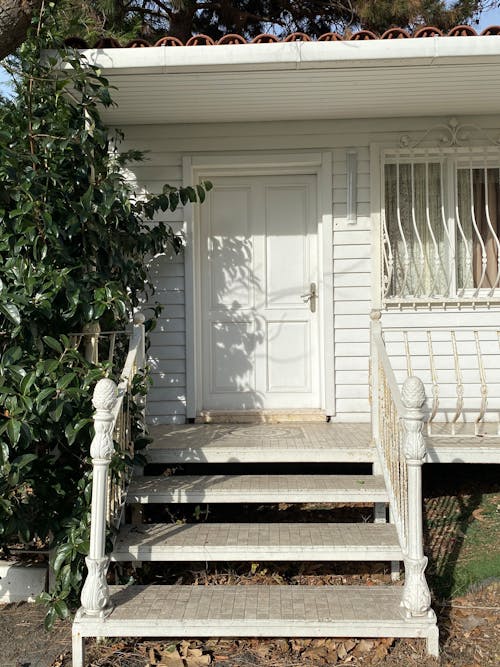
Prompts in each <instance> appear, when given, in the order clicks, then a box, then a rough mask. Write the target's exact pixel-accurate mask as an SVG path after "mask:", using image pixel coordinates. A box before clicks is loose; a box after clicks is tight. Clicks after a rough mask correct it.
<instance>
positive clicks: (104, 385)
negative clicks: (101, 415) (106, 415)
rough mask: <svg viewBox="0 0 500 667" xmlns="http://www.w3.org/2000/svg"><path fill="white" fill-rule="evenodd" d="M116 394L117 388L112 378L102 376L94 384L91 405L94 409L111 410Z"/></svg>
mask: <svg viewBox="0 0 500 667" xmlns="http://www.w3.org/2000/svg"><path fill="white" fill-rule="evenodd" d="M117 396H118V389H117V387H116V384H115V383H114V382H113V380H110V379H109V378H102V379H101V380H99V382H98V383H97V384H96V386H95V389H94V394H93V396H92V405H93V406H94V408H95V409H96V410H111V409H112V408H113V405H114V404H115V401H116V398H117Z"/></svg>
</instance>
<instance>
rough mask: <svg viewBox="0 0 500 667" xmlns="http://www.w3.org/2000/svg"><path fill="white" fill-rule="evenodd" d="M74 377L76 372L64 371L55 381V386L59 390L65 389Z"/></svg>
mask: <svg viewBox="0 0 500 667" xmlns="http://www.w3.org/2000/svg"><path fill="white" fill-rule="evenodd" d="M75 378H76V373H66V374H65V375H63V376H62V378H60V379H59V380H58V381H57V384H56V387H57V389H58V390H59V391H62V390H63V389H66V387H67V386H68V385H69V384H71V382H73V380H74V379H75Z"/></svg>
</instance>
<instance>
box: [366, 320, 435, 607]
mask: <svg viewBox="0 0 500 667" xmlns="http://www.w3.org/2000/svg"><path fill="white" fill-rule="evenodd" d="M371 397H372V412H373V414H372V423H373V437H374V441H375V444H376V446H377V452H378V457H379V462H380V467H381V469H382V472H383V475H384V478H385V483H386V487H387V490H388V494H389V500H390V506H391V514H392V517H393V521H394V523H395V526H396V529H397V532H398V536H399V541H400V544H401V547H402V550H403V559H404V564H405V583H404V589H403V595H402V600H401V605H402V606H403V607H404V609H405V610H406V613H407V615H408V616H424V615H429V616H433V615H434V612H433V611H432V610H431V607H430V605H431V596H430V592H429V587H428V585H427V581H426V579H425V575H424V572H425V568H426V566H427V558H426V557H425V556H424V551H423V524H422V465H423V463H424V461H425V457H426V446H425V439H424V436H423V428H424V414H423V411H422V406H423V404H424V402H425V390H424V386H423V383H422V381H421V380H420V379H419V378H418V377H415V376H413V375H411V376H409V377H407V378H406V380H405V382H404V384H403V388H402V391H400V390H399V386H398V383H397V381H396V377H395V375H394V371H393V370H392V367H391V364H390V361H389V357H388V355H387V351H386V349H385V345H384V341H383V338H382V328H381V323H380V312H379V311H374V312H373V313H372V327H371Z"/></svg>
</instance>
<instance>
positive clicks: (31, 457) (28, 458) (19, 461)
mask: <svg viewBox="0 0 500 667" xmlns="http://www.w3.org/2000/svg"><path fill="white" fill-rule="evenodd" d="M37 459H38V456H37V455H36V454H23V456H18V457H17V458H15V459H14V460H13V461H12V465H17V467H18V468H19V469H21V468H25V467H26V466H27V465H29V464H30V463H32V462H33V461H36V460H37Z"/></svg>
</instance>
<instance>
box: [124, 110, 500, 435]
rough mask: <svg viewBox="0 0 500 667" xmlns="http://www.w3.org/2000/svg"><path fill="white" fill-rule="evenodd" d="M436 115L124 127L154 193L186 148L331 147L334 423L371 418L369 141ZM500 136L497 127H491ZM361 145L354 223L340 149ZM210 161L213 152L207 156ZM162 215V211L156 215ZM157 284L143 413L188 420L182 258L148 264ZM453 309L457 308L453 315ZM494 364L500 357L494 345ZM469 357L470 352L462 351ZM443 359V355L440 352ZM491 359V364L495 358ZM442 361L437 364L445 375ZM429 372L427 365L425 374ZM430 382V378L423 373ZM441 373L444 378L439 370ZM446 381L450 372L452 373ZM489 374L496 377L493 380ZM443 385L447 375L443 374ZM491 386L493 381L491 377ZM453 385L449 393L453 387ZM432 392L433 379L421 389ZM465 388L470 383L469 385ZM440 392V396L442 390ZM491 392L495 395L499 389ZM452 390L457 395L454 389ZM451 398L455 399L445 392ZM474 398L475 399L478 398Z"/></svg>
mask: <svg viewBox="0 0 500 667" xmlns="http://www.w3.org/2000/svg"><path fill="white" fill-rule="evenodd" d="M443 120H445V121H446V120H447V119H440V118H430V119H428V118H418V119H416V118H409V119H404V118H397V119H380V120H374V121H371V122H368V121H356V120H353V121H351V120H340V121H338V120H335V121H332V120H324V121H314V122H282V123H273V122H263V123H232V124H217V123H212V124H204V125H202V124H199V125H165V126H157V125H154V126H153V125H152V126H133V127H132V126H131V127H125V128H124V130H125V135H126V137H127V147H131V148H137V149H142V150H147V151H149V152H148V154H147V159H146V161H144V162H140V163H137V164H134V165H131V166H130V170H131V172H132V173H131V178H134V179H135V180H136V182H137V186H138V189H139V190H141V191H151V192H158V191H159V190H160V188H161V186H162V185H163V184H164V183H165V182H169V183H170V184H171V185H179V184H180V183H181V182H182V159H183V156H190V155H196V156H201V155H204V154H209V155H221V154H227V156H228V162H229V163H230V161H231V156H232V155H238V156H241V155H245V156H248V160H249V162H251V160H252V156H253V155H254V154H255V151H263V152H265V153H266V154H269V153H270V152H272V151H278V152H282V153H283V152H285V153H286V152H294V153H297V152H300V151H302V150H304V151H312V150H331V151H332V153H333V165H332V174H333V184H332V212H333V284H334V331H335V335H334V348H335V349H334V352H335V383H336V388H335V392H336V400H335V407H336V416H335V417H334V419H335V420H339V421H368V419H369V404H368V364H369V327H370V318H369V312H370V309H371V298H372V293H371V283H372V278H371V276H372V270H373V265H372V264H373V252H372V243H373V242H375V243H376V242H378V240H377V239H373V238H372V229H371V201H372V197H371V193H370V171H371V165H370V145H371V144H373V143H376V144H380V145H388V146H389V145H397V142H398V140H399V137H400V136H401V135H403V134H406V133H412V132H416V131H421V132H423V131H425V130H427V129H428V128H429V127H431V126H433V125H435V124H436V123H437V122H442V121H443ZM460 120H461V121H464V122H465V121H466V120H467V119H465V118H461V119H460ZM468 120H470V121H472V122H474V123H476V124H478V125H480V126H482V127H483V128H485V129H486V130H490V132H496V133H498V130H499V129H500V123H499V121H498V118H495V117H489V118H488V117H483V118H479V117H478V118H474V119H468ZM495 136H496V135H495ZM348 151H355V152H356V153H357V169H358V173H357V203H356V213H357V219H356V223H355V224H349V222H348V220H347V170H346V154H347V152H348ZM207 161H209V160H207ZM159 219H161V217H160V218H159ZM164 219H166V220H167V219H168V220H170V221H172V222H174V223H175V228H176V229H180V228H181V225H182V221H183V220H184V212H183V210H182V208H180V209H178V210H177V211H176V212H175V213H173V214H169V215H168V216H166V217H165V216H164ZM152 276H153V279H154V281H155V284H156V287H157V291H156V294H155V296H154V297H153V302H154V301H158V302H160V303H161V304H163V306H164V312H163V314H162V316H161V318H160V320H159V322H158V326H157V328H156V331H155V332H154V333H153V334H152V336H151V348H150V351H149V355H150V360H151V365H152V368H153V388H152V389H151V391H150V394H149V399H148V412H149V419H150V421H151V422H153V423H172V422H173V423H182V422H184V419H185V414H186V413H185V400H186V399H185V396H186V385H185V378H186V376H185V373H186V363H185V362H186V351H185V313H184V273H183V258H182V256H178V257H176V258H174V259H173V260H170V259H169V258H158V259H157V260H155V263H154V265H153V270H152ZM488 312H489V314H488V318H489V319H488V320H485V319H484V318H483V315H478V312H476V313H466V312H464V311H462V312H460V313H455V314H454V315H453V314H452V313H451V312H444V311H436V310H433V311H432V313H429V312H425V311H422V312H401V313H397V312H388V313H386V314H384V316H383V325H384V326H385V327H406V328H408V327H421V326H446V325H447V324H448V323H450V326H452V325H454V326H457V327H459V326H461V325H462V326H469V325H470V326H475V325H474V322H477V318H478V317H480V318H481V323H482V324H485V323H487V321H488V322H491V323H494V322H495V321H496V322H499V321H500V315H499V309H492V310H490V311H488ZM452 315H453V316H452ZM391 352H392V353H393V361H394V364H395V367H396V370H397V376H398V379H399V380H400V381H402V380H403V379H404V368H405V365H404V359H403V357H402V356H401V354H400V352H399V353H398V352H397V351H396V350H392V351H391ZM491 356H492V359H491V360H488V363H489V362H490V361H491V364H490V365H491V370H490V371H489V373H490V374H491V372H494V371H495V369H498V372H497V375H498V376H499V383H500V363H499V358H498V356H497V355H496V354H494V353H492V355H491ZM466 357H467V355H466ZM443 359H445V357H443ZM464 364H465V366H464V368H466V367H467V364H472V356H470V355H469V356H468V358H467V359H466V360H465V361H464ZM495 364H496V365H495ZM420 366H422V370H425V369H424V366H425V352H424V350H423V349H422V350H421V358H420V357H419V355H418V354H417V355H416V360H415V369H416V368H418V367H420ZM445 371H446V369H443V373H444V372H445ZM424 376H425V372H424ZM423 379H424V381H425V382H427V384H428V376H425V377H423ZM443 379H444V380H446V379H447V376H446V375H443ZM448 379H450V378H448ZM464 381H467V382H468V383H469V385H470V387H469V389H470V392H469V393H472V395H473V396H477V383H476V382H475V381H474V377H473V375H471V376H469V375H465V372H464ZM492 382H493V383H494V381H493V378H492ZM445 384H446V382H445ZM494 384H495V383H494ZM451 387H452V383H451V382H450V383H449V389H446V392H448V393H452V388H451ZM427 389H428V391H429V385H428V387H427ZM469 389H468V391H469ZM444 395H445V394H443V397H444ZM496 395H497V396H498V395H500V392H498V391H497V393H496ZM453 396H455V395H454V394H453ZM450 400H451V398H450ZM474 400H476V399H474Z"/></svg>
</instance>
